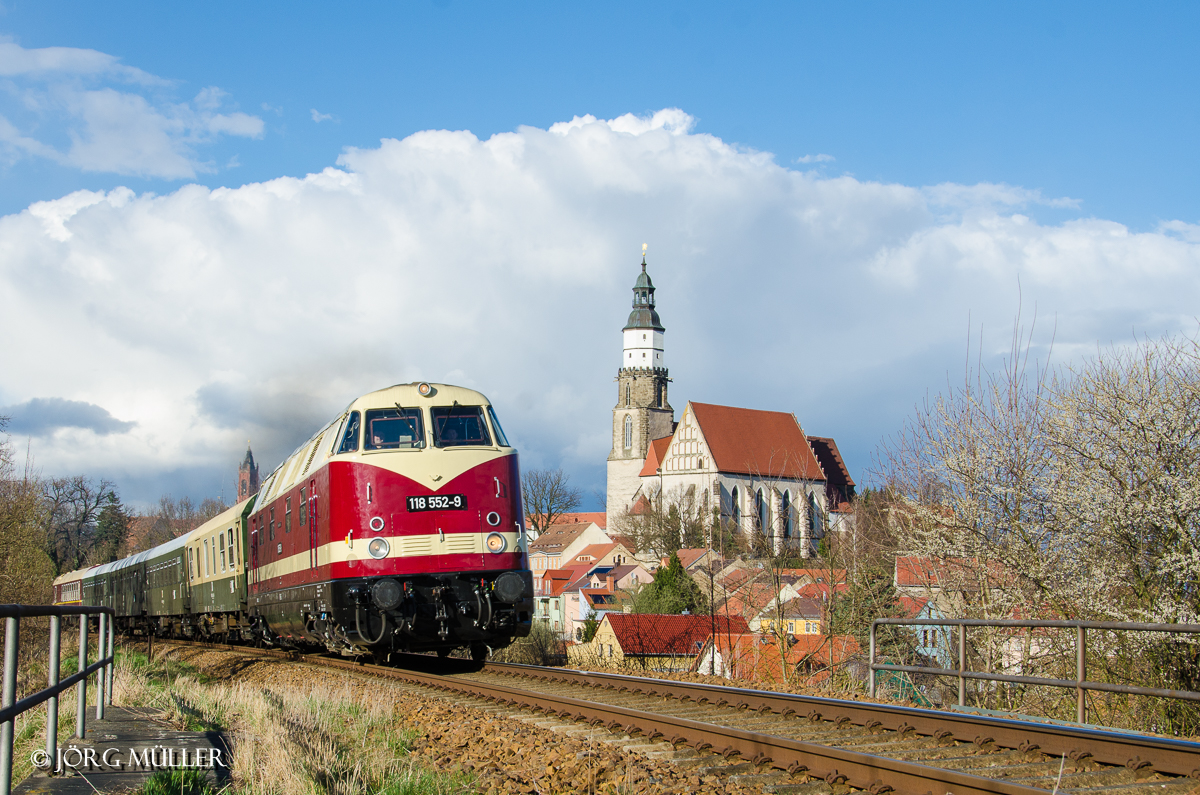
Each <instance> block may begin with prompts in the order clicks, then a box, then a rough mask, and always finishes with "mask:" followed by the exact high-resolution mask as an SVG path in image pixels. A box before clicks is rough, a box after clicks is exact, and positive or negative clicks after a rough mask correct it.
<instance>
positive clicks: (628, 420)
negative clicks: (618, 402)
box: [625, 414, 633, 449]
mask: <svg viewBox="0 0 1200 795" xmlns="http://www.w3.org/2000/svg"><path fill="white" fill-rule="evenodd" d="M625 447H626V449H628V448H630V447H633V417H631V416H629V415H628V414H626V415H625Z"/></svg>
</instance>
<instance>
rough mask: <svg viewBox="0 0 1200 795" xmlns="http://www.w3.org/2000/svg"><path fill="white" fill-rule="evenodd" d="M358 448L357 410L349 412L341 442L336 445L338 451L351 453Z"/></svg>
mask: <svg viewBox="0 0 1200 795" xmlns="http://www.w3.org/2000/svg"><path fill="white" fill-rule="evenodd" d="M357 449H358V412H357V411H352V412H350V417H349V418H348V419H347V420H346V430H345V431H343V432H342V443H341V444H339V445H338V450H337V451H338V453H339V454H341V453H353V452H354V451H355V450H357Z"/></svg>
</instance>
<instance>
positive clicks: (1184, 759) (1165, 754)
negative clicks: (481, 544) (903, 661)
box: [483, 662, 1200, 778]
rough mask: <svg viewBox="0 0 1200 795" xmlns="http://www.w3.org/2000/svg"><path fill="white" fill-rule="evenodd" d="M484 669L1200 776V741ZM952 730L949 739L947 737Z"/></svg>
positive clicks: (562, 673)
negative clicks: (1139, 764)
mask: <svg viewBox="0 0 1200 795" xmlns="http://www.w3.org/2000/svg"><path fill="white" fill-rule="evenodd" d="M483 670H484V671H493V672H496V673H502V674H508V675H518V676H533V677H537V678H542V679H556V680H559V681H575V682H582V683H586V684H590V685H593V686H602V687H607V686H618V687H619V686H624V687H629V688H631V689H633V688H636V689H638V690H640V691H642V692H644V693H647V694H649V695H664V696H672V697H675V698H678V697H682V696H686V697H688V698H691V699H692V700H694V701H697V702H700V701H707V702H709V703H713V704H718V705H719V704H720V703H721V702H725V703H726V704H728V705H730V706H734V707H738V706H743V705H744V706H745V707H746V708H748V709H751V710H762V709H764V708H767V709H770V710H771V711H773V712H778V713H786V712H795V713H798V714H801V715H806V714H809V713H811V712H817V713H820V714H821V716H822V717H823V718H824V719H826V720H837V719H838V718H839V717H843V716H844V717H846V718H849V720H850V722H851V723H852V724H855V725H858V726H874V725H879V726H880V727H881V728H883V729H886V730H892V731H900V730H902V729H904V728H905V727H906V726H908V727H912V729H913V730H914V731H915V733H916V734H919V735H926V736H930V737H938V736H943V737H944V736H953V738H954V739H955V740H959V741H961V742H968V743H969V742H975V741H976V740H977V739H978V740H981V741H982V740H985V739H990V740H991V741H992V742H993V743H994V744H995V745H997V746H1000V747H1003V748H1020V747H1022V746H1024V747H1026V748H1028V747H1029V744H1030V743H1032V744H1034V745H1036V746H1037V747H1038V748H1039V749H1040V750H1041V752H1042V753H1045V754H1050V755H1053V756H1061V755H1062V754H1067V755H1068V757H1072V754H1074V755H1075V756H1080V755H1082V754H1090V755H1091V757H1092V759H1094V760H1095V761H1096V762H1099V763H1101V764H1106V765H1118V766H1119V765H1126V764H1128V763H1129V762H1131V761H1132V760H1133V759H1134V757H1139V758H1140V760H1142V761H1148V762H1150V764H1151V766H1152V767H1153V768H1154V769H1155V770H1157V771H1158V772H1160V773H1165V774H1168V775H1173V776H1193V777H1197V778H1200V743H1194V742H1189V741H1187V740H1175V739H1172V738H1167V737H1154V736H1150V735H1143V734H1130V733H1125V732H1119V731H1106V730H1102V729H1095V728H1089V727H1084V726H1061V725H1056V724H1049V723H1034V722H1031V721H1019V720H1013V719H1010V718H999V717H994V716H984V715H968V714H963V713H959V712H944V711H941V710H933V709H921V708H918V707H903V706H898V705H894V704H875V703H871V702H864V701H851V700H848V699H835V698H823V697H820V696H802V695H796V694H793V693H775V692H770V691H763V690H747V689H743V688H736V687H728V686H725V685H709V684H700V683H696V682H676V681H673V680H669V679H653V678H650V677H640V676H629V675H626V674H609V673H597V672H592V671H575V670H571V669H565V668H542V667H538V666H532V665H516V664H512V663H491V662H489V663H487V665H485V666H484V669H483ZM946 732H949V735H947V734H946Z"/></svg>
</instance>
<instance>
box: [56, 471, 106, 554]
mask: <svg viewBox="0 0 1200 795" xmlns="http://www.w3.org/2000/svg"><path fill="white" fill-rule="evenodd" d="M114 497H115V490H114V488H113V484H112V483H110V482H109V481H107V480H99V481H96V480H92V479H91V478H89V477H87V476H85V475H75V476H73V477H66V478H54V479H51V480H48V481H46V482H45V484H44V488H43V492H42V502H43V506H44V514H43V533H44V541H43V543H44V549H45V550H46V554H47V555H49V556H50V560H51V561H53V562H54V570H55V572H56V574H62V573H63V572H67V571H72V570H74V569H78V568H80V567H82V566H83V565H84V564H85V563H87V562H90V560H91V556H92V553H93V551H94V550H95V549H96V546H97V544H99V543H100V540H101V539H100V536H99V533H98V529H99V519H100V511H101V510H102V509H103V508H104V506H106V505H108V504H109V501H110V499H112V498H114Z"/></svg>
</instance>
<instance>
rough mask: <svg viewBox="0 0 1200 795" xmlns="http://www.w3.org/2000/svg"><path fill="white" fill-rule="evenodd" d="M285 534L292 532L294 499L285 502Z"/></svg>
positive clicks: (289, 498)
mask: <svg viewBox="0 0 1200 795" xmlns="http://www.w3.org/2000/svg"><path fill="white" fill-rule="evenodd" d="M283 506H284V508H283V532H285V533H290V532H292V498H291V497H288V498H287V499H285V500H284V501H283Z"/></svg>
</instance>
